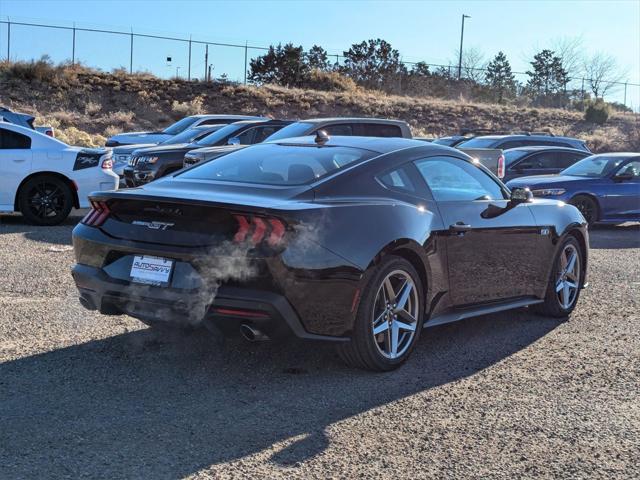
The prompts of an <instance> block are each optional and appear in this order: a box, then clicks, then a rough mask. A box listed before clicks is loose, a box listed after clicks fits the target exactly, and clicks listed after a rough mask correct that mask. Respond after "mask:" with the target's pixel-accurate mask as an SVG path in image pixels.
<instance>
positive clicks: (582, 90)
mask: <svg viewBox="0 0 640 480" xmlns="http://www.w3.org/2000/svg"><path fill="white" fill-rule="evenodd" d="M581 92H582V111H583V112H584V77H582V89H581Z"/></svg>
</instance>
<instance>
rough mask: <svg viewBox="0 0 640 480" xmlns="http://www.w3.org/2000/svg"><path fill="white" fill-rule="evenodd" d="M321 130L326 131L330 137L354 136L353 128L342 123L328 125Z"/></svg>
mask: <svg viewBox="0 0 640 480" xmlns="http://www.w3.org/2000/svg"><path fill="white" fill-rule="evenodd" d="M319 130H324V131H325V132H327V133H328V134H329V135H346V136H351V135H353V127H352V126H351V125H349V124H348V123H342V124H340V125H328V126H326V127H322V128H320V129H319Z"/></svg>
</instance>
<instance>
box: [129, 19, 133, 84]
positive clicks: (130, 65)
mask: <svg viewBox="0 0 640 480" xmlns="http://www.w3.org/2000/svg"><path fill="white" fill-rule="evenodd" d="M132 73H133V27H131V47H130V50H129V74H132Z"/></svg>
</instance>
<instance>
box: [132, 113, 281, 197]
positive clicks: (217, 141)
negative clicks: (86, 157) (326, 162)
mask: <svg viewBox="0 0 640 480" xmlns="http://www.w3.org/2000/svg"><path fill="white" fill-rule="evenodd" d="M290 123H291V122H290V121H287V120H246V121H242V122H235V123H231V124H229V125H226V126H224V127H222V128H221V129H219V130H216V131H215V132H213V133H211V134H209V135H207V136H206V137H204V138H202V139H200V140H198V141H196V142H192V143H182V144H176V145H158V146H157V147H150V148H141V149H139V150H136V151H134V152H133V153H132V154H131V160H129V165H128V166H127V167H125V169H124V178H125V181H126V184H127V186H128V187H137V186H139V185H143V184H145V183H149V182H151V181H152V180H155V179H156V178H160V177H163V176H165V175H168V174H170V173H173V172H176V171H178V170H180V169H181V168H182V163H183V160H184V156H185V154H186V153H187V152H189V151H191V150H195V149H197V148H203V147H216V146H222V145H252V144H254V143H260V142H262V141H263V140H264V139H265V138H267V137H268V136H269V135H270V134H272V133H274V130H279V129H281V128H282V127H284V126H286V125H289V124H290Z"/></svg>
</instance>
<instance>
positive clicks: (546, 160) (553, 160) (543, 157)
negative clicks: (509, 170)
mask: <svg viewBox="0 0 640 480" xmlns="http://www.w3.org/2000/svg"><path fill="white" fill-rule="evenodd" d="M566 166H568V165H564V164H563V163H562V161H561V155H560V154H559V153H558V152H541V153H536V154H534V155H531V156H530V157H528V158H525V159H524V160H523V161H521V162H520V163H518V165H517V167H516V168H518V169H520V170H531V169H543V170H544V169H554V170H557V169H562V168H565V167H566Z"/></svg>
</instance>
